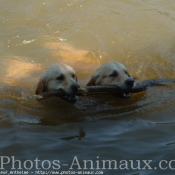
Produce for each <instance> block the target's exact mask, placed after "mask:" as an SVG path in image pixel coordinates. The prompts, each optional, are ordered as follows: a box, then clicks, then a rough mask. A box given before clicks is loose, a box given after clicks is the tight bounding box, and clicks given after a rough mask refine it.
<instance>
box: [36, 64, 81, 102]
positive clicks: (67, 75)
mask: <svg viewBox="0 0 175 175" xmlns="http://www.w3.org/2000/svg"><path fill="white" fill-rule="evenodd" d="M78 88H79V84H78V83H77V76H76V75H75V71H74V69H73V68H72V67H70V66H68V65H66V64H63V63H58V64H55V65H52V66H50V67H49V68H48V69H47V70H46V71H45V72H44V73H43V75H42V76H41V78H40V80H39V82H38V85H37V88H36V91H35V93H36V94H37V95H41V94H42V93H44V92H49V91H54V90H62V91H63V92H64V93H65V94H66V95H65V96H64V97H63V99H64V100H67V101H69V102H74V101H76V93H77V90H78Z"/></svg>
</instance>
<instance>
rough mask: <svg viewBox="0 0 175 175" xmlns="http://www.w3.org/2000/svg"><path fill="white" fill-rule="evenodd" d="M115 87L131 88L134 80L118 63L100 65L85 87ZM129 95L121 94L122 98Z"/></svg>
mask: <svg viewBox="0 0 175 175" xmlns="http://www.w3.org/2000/svg"><path fill="white" fill-rule="evenodd" d="M109 85H117V86H119V87H121V88H122V89H128V88H133V87H134V85H135V81H134V79H133V78H132V77H131V76H130V75H129V73H128V71H127V70H126V67H125V66H124V65H123V64H121V63H119V62H108V63H106V64H104V65H102V66H101V67H100V68H99V69H98V70H97V71H96V72H95V73H94V74H93V75H92V77H91V79H90V81H89V82H88V83H87V86H109ZM130 96H131V94H126V93H124V94H122V97H126V98H128V97H130Z"/></svg>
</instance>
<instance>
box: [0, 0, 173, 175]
mask: <svg viewBox="0 0 175 175" xmlns="http://www.w3.org/2000/svg"><path fill="white" fill-rule="evenodd" d="M0 9H1V10H0V31H1V32H0V59H1V62H0V133H1V134H0V140H1V143H0V171H5V170H8V171H10V170H13V171H15V170H19V171H22V170H23V171H25V170H26V171H28V173H29V174H37V173H38V174H39V172H37V170H38V169H39V170H40V171H42V172H40V173H45V174H46V173H48V174H49V173H50V174H54V173H57V174H58V171H59V173H61V171H62V174H63V173H65V174H66V173H67V174H70V173H72V174H78V172H79V174H83V173H84V174H85V173H87V172H90V171H93V172H91V174H102V173H103V174H105V175H113V174H114V175H116V174H119V175H152V174H154V175H155V174H156V175H164V174H165V175H171V174H173V173H174V171H175V154H174V149H175V116H174V113H175V107H174V106H175V85H167V86H160V87H152V88H149V89H148V90H147V91H145V92H141V93H138V94H132V97H131V98H129V99H122V98H119V97H115V96H113V95H110V94H103V95H102V94H101V95H93V96H89V97H79V99H78V101H77V102H76V103H75V104H70V103H67V102H65V101H63V100H61V99H59V98H56V97H52V98H49V99H46V100H43V101H40V102H38V101H36V99H35V97H34V92H35V89H36V84H37V82H38V80H39V78H40V76H41V74H42V73H43V72H44V70H45V69H46V68H47V67H48V66H50V65H52V64H54V63H56V62H58V61H61V62H63V63H66V64H69V65H70V66H72V67H73V68H74V69H75V71H76V74H77V76H78V81H79V83H80V85H81V86H85V85H86V83H87V82H88V80H89V79H90V77H91V75H92V73H93V72H94V71H95V70H96V69H97V68H98V67H99V66H100V65H101V64H104V63H106V62H108V61H119V62H121V63H122V64H124V65H125V66H126V67H127V68H128V71H129V72H130V74H131V75H133V76H135V77H137V81H139V80H145V79H153V78H161V77H164V78H175V49H174V46H175V2H173V1H172V0H168V1H163V0H159V1H158V0H153V1H149V0H144V1H141V0H137V1H134V2H131V1H129V0H125V1H121V0H119V1H115V0H108V1H105V0H96V1H92V0H64V1H63V0H37V1H34V0H31V1H26V0H18V1H8V2H7V1H5V0H0ZM15 160H19V161H15ZM37 160H38V162H37ZM86 160H89V162H88V163H87V164H86V166H85V164H84V162H85V161H86ZM14 161H15V162H14ZM104 161H106V162H104ZM111 161H112V162H111ZM19 162H21V164H20V163H19ZM13 163H14V164H13ZM37 163H38V168H37V166H36V164H37ZM20 165H21V168H20ZM13 166H14V169H12V168H13ZM110 166H111V168H110ZM43 167H44V168H43ZM53 167H54V168H55V169H54V168H53ZM71 167H72V169H71ZM3 168H4V169H3ZM15 168H16V169H15ZM51 169H52V170H53V172H51V171H50V170H51ZM47 171H50V172H47ZM64 171H65V172H64ZM68 171H71V172H68ZM81 171H82V172H81ZM83 171H84V172H83ZM0 174H3V172H0ZM17 174H20V172H17Z"/></svg>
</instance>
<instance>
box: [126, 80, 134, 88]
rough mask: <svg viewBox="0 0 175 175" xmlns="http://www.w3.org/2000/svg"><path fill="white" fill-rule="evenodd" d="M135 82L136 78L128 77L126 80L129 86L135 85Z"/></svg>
mask: <svg viewBox="0 0 175 175" xmlns="http://www.w3.org/2000/svg"><path fill="white" fill-rule="evenodd" d="M134 82H135V81H134V79H132V78H128V79H127V80H126V81H125V84H126V85H127V86H129V87H133V85H134Z"/></svg>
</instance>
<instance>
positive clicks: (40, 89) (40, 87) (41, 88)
mask: <svg viewBox="0 0 175 175" xmlns="http://www.w3.org/2000/svg"><path fill="white" fill-rule="evenodd" d="M46 91H47V88H46V81H44V80H39V82H38V84H37V88H36V91H35V94H36V95H41V94H43V93H44V92H46Z"/></svg>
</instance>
